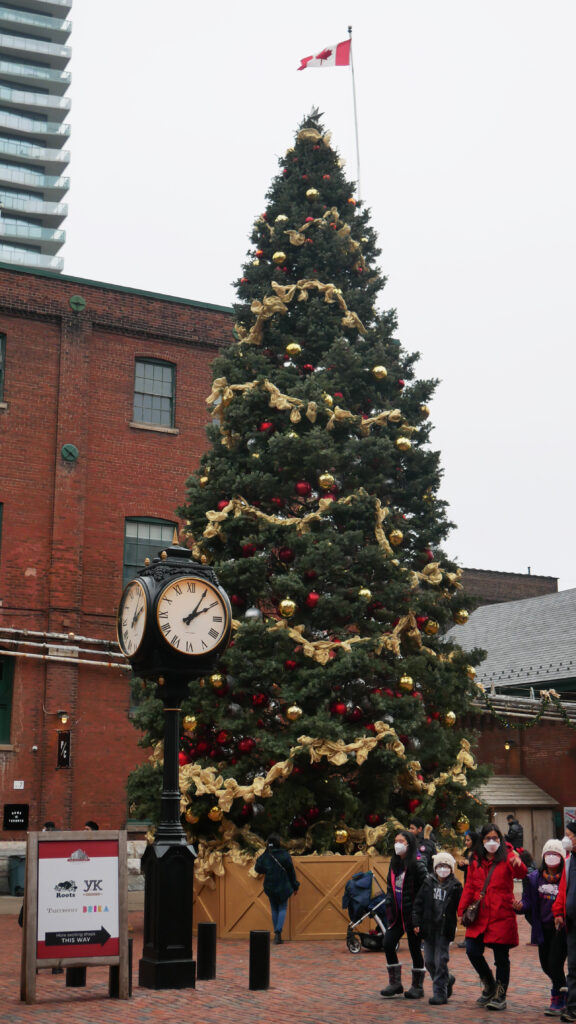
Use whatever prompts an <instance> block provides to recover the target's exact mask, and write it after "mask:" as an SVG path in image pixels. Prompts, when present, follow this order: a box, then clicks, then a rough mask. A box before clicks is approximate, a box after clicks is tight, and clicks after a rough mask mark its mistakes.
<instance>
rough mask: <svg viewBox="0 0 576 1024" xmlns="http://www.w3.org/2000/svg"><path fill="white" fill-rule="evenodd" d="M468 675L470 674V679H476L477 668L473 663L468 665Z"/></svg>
mask: <svg viewBox="0 0 576 1024" xmlns="http://www.w3.org/2000/svg"><path fill="white" fill-rule="evenodd" d="M466 675H467V676H468V679H471V680H472V681H474V679H476V669H475V668H474V666H473V665H466Z"/></svg>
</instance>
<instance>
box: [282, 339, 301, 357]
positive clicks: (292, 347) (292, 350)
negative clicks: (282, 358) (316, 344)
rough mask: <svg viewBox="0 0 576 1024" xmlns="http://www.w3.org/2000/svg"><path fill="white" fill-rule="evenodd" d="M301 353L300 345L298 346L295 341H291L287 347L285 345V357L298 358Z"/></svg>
mask: <svg viewBox="0 0 576 1024" xmlns="http://www.w3.org/2000/svg"><path fill="white" fill-rule="evenodd" d="M301 351H302V345H299V344H298V342H297V341H291V342H290V344H289V345H286V349H285V352H286V355H287V356H290V357H292V356H299V355H300V353H301Z"/></svg>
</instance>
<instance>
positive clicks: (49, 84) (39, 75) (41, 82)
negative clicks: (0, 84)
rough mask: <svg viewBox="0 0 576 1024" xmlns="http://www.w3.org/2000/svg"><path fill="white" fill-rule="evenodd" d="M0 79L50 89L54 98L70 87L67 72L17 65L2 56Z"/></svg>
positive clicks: (69, 77)
mask: <svg viewBox="0 0 576 1024" xmlns="http://www.w3.org/2000/svg"><path fill="white" fill-rule="evenodd" d="M0 78H3V79H4V80H6V79H8V80H10V79H14V81H17V82H19V83H20V85H28V86H32V87H34V86H36V87H37V88H38V87H43V88H45V89H50V91H51V92H52V94H53V95H55V96H63V95H64V93H65V92H66V90H67V88H68V86H69V85H70V82H71V80H72V75H71V74H70V72H69V71H58V70H57V69H56V70H55V69H53V68H41V67H32V65H30V64H19V63H18V62H17V61H11V60H6V59H5V58H4V55H2V56H0Z"/></svg>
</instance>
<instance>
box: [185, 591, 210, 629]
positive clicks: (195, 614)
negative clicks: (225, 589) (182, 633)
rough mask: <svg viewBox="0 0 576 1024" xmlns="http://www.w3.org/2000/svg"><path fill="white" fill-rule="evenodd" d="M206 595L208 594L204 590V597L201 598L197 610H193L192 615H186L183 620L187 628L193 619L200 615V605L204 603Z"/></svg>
mask: <svg viewBox="0 0 576 1024" xmlns="http://www.w3.org/2000/svg"><path fill="white" fill-rule="evenodd" d="M206 594H207V591H206V590H204V591H203V592H202V596H201V598H200V600H199V601H198V604H197V605H196V607H195V608H193V609H192V611H191V612H190V615H185V616H184V618H183V619H182V622H184V623H185V624H186V625H187V626H189V625H190V623H191V622H192V619H195V618H196V616H197V615H198V609H199V607H200V605H201V604H202V601H203V600H204V598H205V597H206Z"/></svg>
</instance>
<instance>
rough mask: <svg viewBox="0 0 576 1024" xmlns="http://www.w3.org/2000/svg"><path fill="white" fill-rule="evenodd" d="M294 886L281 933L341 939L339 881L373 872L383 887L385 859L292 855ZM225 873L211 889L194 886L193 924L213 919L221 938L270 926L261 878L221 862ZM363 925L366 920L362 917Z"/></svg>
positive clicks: (344, 916)
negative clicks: (296, 884) (358, 874)
mask: <svg viewBox="0 0 576 1024" xmlns="http://www.w3.org/2000/svg"><path fill="white" fill-rule="evenodd" d="M293 860H294V867H295V869H296V876H297V878H298V881H299V882H300V888H299V890H298V892H297V893H296V895H295V896H292V897H291V898H290V900H289V901H288V915H287V917H286V924H285V926H284V935H285V937H286V938H288V939H291V940H292V941H296V942H299V941H305V940H306V941H308V940H314V939H344V938H345V936H346V929H347V927H348V925H349V923H350V919H349V917H348V912H347V911H345V910H342V896H343V895H344V886H345V885H346V882H347V881H348V879H349V878H351V877H352V875H355V874H356V872H357V871H372V872H373V873H374V882H375V892H377V891H378V886H380V887H381V888H382V889H383V890H384V891H386V876H387V874H388V865H389V863H390V861H389V858H387V857H369V856H367V855H366V856H363V857H340V856H338V855H327V856H321V857H314V856H311V857H294V858H293ZM225 867H226V871H225V874H224V875H222V876H221V877H219V878H216V888H215V889H210V888H208V886H207V885H197V886H196V887H195V897H194V925H195V926H197V925H198V924H199V922H203V921H213V922H215V923H216V925H217V929H218V936H219V938H221V939H247V938H248V936H249V934H250V932H251V931H253V930H254V929H259V928H263V929H266V930H270V931H271V930H272V919H271V915H270V904H269V902H268V897H267V896H265V895H264V891H263V888H262V883H263V877H262V876H260V877H258V878H252V876H251V875H249V874H248V869H247V868H246V867H242V866H241V865H238V864H234V863H233V862H232V861H230V860H226V861H225ZM365 925H366V928H365V930H367V931H368V930H369V928H370V926H371V924H370V921H369V920H368V921H366V922H365Z"/></svg>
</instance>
